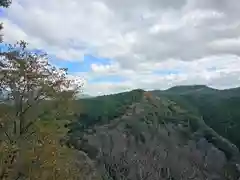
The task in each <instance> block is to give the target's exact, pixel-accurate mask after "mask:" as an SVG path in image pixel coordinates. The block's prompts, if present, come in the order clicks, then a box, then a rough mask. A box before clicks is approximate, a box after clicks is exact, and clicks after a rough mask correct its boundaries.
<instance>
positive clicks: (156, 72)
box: [153, 69, 181, 75]
mask: <svg viewBox="0 0 240 180" xmlns="http://www.w3.org/2000/svg"><path fill="white" fill-rule="evenodd" d="M180 73H181V71H180V70H177V69H171V70H156V71H153V74H157V75H170V74H180Z"/></svg>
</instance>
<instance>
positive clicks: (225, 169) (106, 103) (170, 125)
mask: <svg viewBox="0 0 240 180" xmlns="http://www.w3.org/2000/svg"><path fill="white" fill-rule="evenodd" d="M176 89H178V88H172V89H171V90H170V91H171V93H169V92H170V91H169V90H167V91H168V93H166V92H167V91H166V92H164V91H163V92H162V91H154V92H145V91H143V90H134V91H130V92H124V93H119V94H114V95H108V96H100V97H95V98H90V99H80V100H79V101H78V102H79V104H80V105H81V112H80V113H79V115H77V117H78V120H77V121H76V122H73V123H71V124H69V128H70V129H71V130H70V131H69V139H68V144H69V145H70V146H74V147H75V148H76V149H78V150H81V151H84V152H86V153H87V154H88V156H89V157H90V158H91V159H93V160H94V161H95V162H96V165H97V168H98V170H99V172H100V173H101V174H102V177H103V179H115V180H122V179H131V180H138V179H146V180H159V179H198V180H205V179H219V180H224V179H229V180H230V179H233V180H235V179H238V178H239V177H240V171H239V170H238V164H239V163H240V155H239V150H238V148H237V146H235V145H234V144H233V143H231V142H230V141H229V140H228V139H226V138H224V137H222V136H221V134H218V133H217V132H216V130H218V126H214V127H213V128H211V127H209V126H208V125H207V123H205V122H207V120H205V116H206V115H202V114H201V113H203V114H204V113H206V112H205V111H203V110H201V108H199V106H200V105H199V104H201V105H202V104H204V105H205V107H206V109H205V110H207V109H209V111H212V110H213V109H214V108H215V106H212V105H211V103H210V104H209V103H206V102H207V100H209V101H210V102H211V101H214V103H212V104H214V105H216V104H217V103H218V102H219V101H218V100H219V99H218V97H219V95H216V96H217V97H216V99H214V98H213V99H209V98H205V99H204V100H203V101H202V102H200V103H198V101H201V99H199V97H197V98H196V99H194V98H193V99H194V100H193V101H191V98H192V96H194V94H195V93H193V91H194V92H201V93H200V94H204V95H203V97H204V96H205V93H202V92H203V91H205V90H207V89H208V87H197V88H196V87H194V88H192V87H190V88H189V87H187V88H186V87H184V88H182V87H181V88H180V89H181V91H182V93H180V94H178V93H175V91H176ZM189 89H191V91H190V90H189ZM199 89H205V90H199ZM207 91H208V90H207ZM183 92H184V93H183ZM205 92H206V91H205ZM217 92H218V91H217ZM207 96H208V95H207ZM174 99H175V100H174ZM195 100H196V101H197V102H195ZM215 100H216V102H215ZM188 105H189V106H188ZM198 105H199V106H198ZM238 105H240V102H239V103H238ZM191 106H194V107H195V108H196V111H193V110H192V109H189V108H188V107H191ZM231 108H232V105H230V104H226V107H225V109H224V110H222V112H221V113H223V114H224V113H225V114H228V113H233V112H235V111H228V109H231ZM214 113H215V111H214ZM214 113H213V114H214ZM228 115H229V114H228ZM232 115H235V114H232ZM212 118H213V119H214V120H213V121H212V123H218V118H217V117H214V116H213V117H212ZM215 118H216V119H215ZM228 120H229V121H230V119H226V121H228ZM231 122H232V121H231ZM230 124H231V123H230ZM220 132H221V131H220ZM235 138H237V137H236V136H235Z"/></svg>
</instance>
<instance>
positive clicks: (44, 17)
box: [0, 0, 240, 95]
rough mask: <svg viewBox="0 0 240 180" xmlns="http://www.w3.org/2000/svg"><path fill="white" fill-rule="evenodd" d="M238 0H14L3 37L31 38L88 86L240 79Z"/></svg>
mask: <svg viewBox="0 0 240 180" xmlns="http://www.w3.org/2000/svg"><path fill="white" fill-rule="evenodd" d="M239 17H240V3H239V0H14V1H13V3H12V5H11V6H10V8H8V9H1V10H0V22H3V23H4V30H3V34H4V41H5V42H7V43H15V42H16V41H18V40H26V41H27V42H28V43H29V48H32V49H37V50H40V51H45V52H47V53H48V55H49V61H50V62H51V63H52V64H54V65H56V66H57V67H67V68H69V73H70V74H71V76H72V77H74V78H79V79H81V80H82V81H83V82H84V86H83V93H85V94H89V95H102V94H110V93H118V92H121V91H127V90H131V89H136V88H141V89H145V90H152V89H166V88H169V87H172V86H176V85H193V84H205V85H208V86H210V87H214V88H218V89H225V88H232V87H237V86H240V18H239Z"/></svg>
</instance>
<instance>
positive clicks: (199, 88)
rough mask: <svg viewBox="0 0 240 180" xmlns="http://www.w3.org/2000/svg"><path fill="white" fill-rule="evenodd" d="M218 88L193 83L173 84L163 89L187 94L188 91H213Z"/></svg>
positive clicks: (166, 91) (206, 92) (205, 92)
mask: <svg viewBox="0 0 240 180" xmlns="http://www.w3.org/2000/svg"><path fill="white" fill-rule="evenodd" d="M218 91H219V90H217V89H213V88H210V87H208V86H205V85H193V86H175V87H172V88H169V89H167V90H165V91H164V92H165V93H177V94H189V93H204V94H208V93H215V92H218Z"/></svg>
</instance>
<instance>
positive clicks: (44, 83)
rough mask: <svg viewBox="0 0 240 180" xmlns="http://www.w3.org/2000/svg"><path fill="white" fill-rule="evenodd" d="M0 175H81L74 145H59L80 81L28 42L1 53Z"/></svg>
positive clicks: (27, 177)
mask: <svg viewBox="0 0 240 180" xmlns="http://www.w3.org/2000/svg"><path fill="white" fill-rule="evenodd" d="M0 60H1V61H0V70H1V71H0V180H1V179H21V178H24V179H43V180H44V179H49V180H50V179H66V177H67V179H79V178H77V176H79V175H80V174H81V173H80V172H79V168H78V167H77V166H76V164H74V163H75V161H73V158H74V153H75V152H74V150H72V149H68V148H66V147H65V146H62V145H60V144H59V138H60V136H62V135H63V134H64V133H65V132H66V129H64V124H65V123H66V121H67V120H69V119H71V118H70V117H71V116H72V115H73V107H74V98H75V97H76V94H77V93H78V91H79V89H80V87H81V85H82V84H81V82H78V81H77V80H73V79H70V78H69V77H68V74H67V69H64V68H56V67H55V66H52V65H51V64H49V62H48V60H47V56H46V54H39V53H32V52H30V51H29V50H28V49H27V44H26V43H25V42H23V41H21V42H19V43H17V44H15V45H8V50H7V51H5V52H1V54H0Z"/></svg>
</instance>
